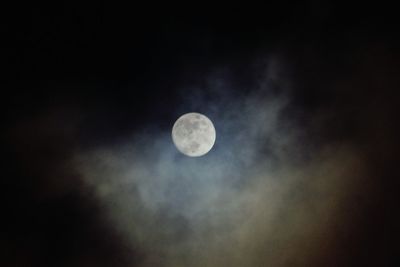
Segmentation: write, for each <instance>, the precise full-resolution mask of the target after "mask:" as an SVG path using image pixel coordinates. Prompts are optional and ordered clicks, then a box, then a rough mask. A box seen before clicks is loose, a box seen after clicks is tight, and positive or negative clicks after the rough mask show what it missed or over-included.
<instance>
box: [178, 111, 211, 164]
mask: <svg viewBox="0 0 400 267" xmlns="http://www.w3.org/2000/svg"><path fill="white" fill-rule="evenodd" d="M215 138H216V133H215V128H214V125H213V123H212V122H211V120H210V119H209V118H207V117H206V116H204V115H203V114H200V113H196V112H191V113H186V114H184V115H182V116H181V117H179V118H178V119H177V120H176V122H175V124H174V126H173V127H172V140H173V142H174V144H175V146H176V148H177V149H178V150H179V151H180V152H182V153H183V154H185V155H186V156H189V157H200V156H203V155H205V154H207V153H208V152H209V151H210V150H211V148H212V147H213V146H214V143H215Z"/></svg>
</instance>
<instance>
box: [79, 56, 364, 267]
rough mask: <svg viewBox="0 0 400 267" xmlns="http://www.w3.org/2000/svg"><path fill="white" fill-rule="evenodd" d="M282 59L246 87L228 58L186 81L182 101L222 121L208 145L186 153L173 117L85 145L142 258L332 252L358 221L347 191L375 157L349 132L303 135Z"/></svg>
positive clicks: (239, 261) (82, 162) (275, 261)
mask: <svg viewBox="0 0 400 267" xmlns="http://www.w3.org/2000/svg"><path fill="white" fill-rule="evenodd" d="M271 64H272V63H271ZM271 64H270V66H271ZM277 68H278V65H277V64H275V65H273V64H272V67H270V68H269V69H268V68H267V70H265V69H263V70H262V71H260V72H261V74H260V77H261V79H260V80H259V81H258V82H257V84H256V85H252V86H255V87H253V88H250V89H251V90H249V91H248V93H245V94H243V95H241V96H239V97H238V95H235V92H236V91H235V90H236V89H238V88H235V85H234V83H233V82H232V78H231V77H230V76H229V75H227V73H229V70H223V71H220V72H216V73H217V74H210V76H209V78H208V79H207V81H206V83H205V85H204V84H203V87H201V88H200V87H199V86H191V87H185V88H183V89H182V92H183V93H182V96H183V97H182V99H183V101H182V106H179V107H177V111H178V112H181V113H183V112H191V111H197V112H201V113H204V114H206V115H207V116H208V117H210V118H211V120H212V121H213V122H214V124H215V127H216V130H217V141H216V145H215V147H214V149H213V150H212V151H211V152H210V153H209V154H207V155H206V156H204V157H200V158H189V157H185V156H184V155H182V154H180V153H179V152H178V151H177V150H176V149H175V147H174V146H173V144H172V141H171V136H170V132H169V129H167V130H165V129H159V128H157V127H152V128H149V129H145V130H143V132H142V133H135V134H133V135H132V136H131V137H130V138H127V139H126V140H125V141H121V143H120V144H118V145H113V146H104V147H98V148H92V149H87V150H85V151H77V152H76V153H75V157H74V160H73V164H74V166H75V168H76V170H77V171H78V172H79V173H80V175H81V177H82V180H83V181H84V182H85V183H86V185H88V187H89V188H91V189H92V190H93V192H94V194H93V197H94V198H95V199H96V201H98V202H99V203H101V206H102V208H103V210H104V212H105V213H106V214H107V217H108V219H109V221H110V223H111V224H112V225H113V226H114V227H115V229H116V230H117V231H118V232H120V233H122V235H123V236H124V237H125V238H126V240H127V241H128V242H129V244H130V245H131V246H132V247H138V248H140V250H141V251H142V252H143V254H144V257H143V261H142V262H141V265H139V266H193V267H196V266H199V267H200V266H210V267H212V266H233V267H234V266H311V265H312V264H324V263H326V262H324V260H326V258H324V257H325V256H326V255H325V254H326V253H327V251H329V249H330V248H331V247H334V246H335V245H336V244H335V242H334V240H335V238H334V235H336V234H338V233H339V234H345V233H346V231H347V229H346V225H347V224H346V222H347V221H346V220H348V216H347V215H348V214H347V213H346V208H345V207H346V206H345V203H348V202H349V201H351V198H352V193H353V192H354V191H355V189H356V188H357V186H359V184H360V183H361V182H360V179H361V178H362V177H363V175H365V174H364V172H365V167H364V165H363V164H364V163H363V161H362V158H361V157H360V155H359V152H358V151H357V150H356V149H355V148H354V147H352V146H351V145H350V144H347V143H345V142H343V143H326V144H319V145H318V146H315V145H314V146H313V144H312V141H311V140H310V139H309V138H304V137H305V136H306V135H307V129H305V128H303V127H302V126H301V125H299V123H298V122H297V121H296V120H295V119H294V118H291V117H290V114H289V113H287V108H288V105H289V104H290V90H289V88H288V87H289V85H288V83H287V82H285V79H283V78H282V76H281V75H282V73H284V71H281V70H279V69H277ZM276 86H278V87H279V86H280V87H281V88H280V89H279V90H276ZM274 88H275V89H274ZM200 89H201V90H200ZM234 89H235V90H234ZM188 91H190V92H194V93H193V94H190V95H188V94H185V92H188ZM277 92H278V93H277ZM178 115H180V114H177V117H178ZM349 199H350V200H349ZM335 229H336V230H335ZM324 253H325V254H324Z"/></svg>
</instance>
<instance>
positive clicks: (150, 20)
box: [0, 1, 399, 266]
mask: <svg viewBox="0 0 400 267" xmlns="http://www.w3.org/2000/svg"><path fill="white" fill-rule="evenodd" d="M198 5H200V3H198ZM156 6H157V5H156V4H155V3H154V6H153V7H143V6H140V7H139V6H135V5H131V6H120V5H117V4H114V3H88V2H87V3H80V2H77V3H73V2H71V1H68V2H66V3H58V2H57V3H56V4H55V3H53V4H50V5H48V4H46V5H44V4H43V5H39V4H31V5H30V6H24V7H22V6H20V7H16V6H13V7H6V8H4V9H3V10H2V13H3V14H4V15H3V16H2V17H3V18H2V24H1V33H2V37H3V38H2V47H3V48H2V49H1V52H0V54H1V59H2V60H1V61H2V64H3V67H4V69H3V71H2V74H1V76H2V77H3V79H2V80H3V81H4V82H3V84H2V96H1V110H2V112H1V113H2V114H1V115H2V118H3V119H2V128H3V130H2V133H1V138H2V142H3V146H2V147H3V149H2V158H3V160H2V165H3V168H2V169H3V171H2V173H3V174H2V175H1V176H2V178H1V184H2V193H1V202H0V203H1V204H0V205H1V212H2V220H1V225H2V226H1V240H0V251H1V252H0V257H1V258H0V263H1V265H2V266H92V265H93V266H125V264H128V262H127V259H128V258H129V259H132V255H134V258H135V259H136V261H137V263H138V264H139V263H140V262H141V260H142V259H143V258H144V257H151V255H144V254H143V251H141V248H140V247H138V248H134V249H132V248H130V247H128V246H127V245H126V244H124V241H123V239H122V238H121V237H120V236H119V234H118V233H116V232H115V231H113V230H112V228H111V226H110V225H109V224H108V223H107V221H106V220H105V219H104V218H103V217H102V213H101V212H100V209H99V207H98V206H97V204H96V203H94V202H93V200H91V199H89V198H85V196H82V195H81V194H79V190H77V187H79V177H78V176H77V174H76V173H74V172H73V171H72V170H71V169H69V168H68V167H65V166H64V165H63V162H65V160H67V159H68V157H69V156H70V155H71V152H72V151H73V150H74V149H76V148H78V147H79V148H82V147H95V146H97V145H99V144H112V143H114V142H117V141H118V140H119V139H121V138H123V137H124V136H126V135H128V134H130V133H132V132H135V131H137V130H140V128H141V127H142V126H143V125H145V124H146V123H148V122H149V121H151V122H152V123H157V124H158V125H160V127H164V128H168V127H170V125H171V123H172V122H173V120H174V118H175V116H176V113H175V112H174V111H173V110H171V107H175V106H176V105H177V103H178V101H179V97H178V92H177V89H176V88H180V87H181V85H184V84H189V83H191V82H193V81H196V82H197V79H199V77H202V75H203V74H206V73H208V71H209V70H210V69H212V68H213V67H215V66H219V65H228V66H230V68H231V69H232V72H233V74H232V77H233V78H232V79H233V81H234V82H235V83H237V84H240V83H243V84H251V80H252V78H253V77H252V75H253V74H252V71H251V68H250V67H249V66H250V65H251V64H250V63H251V62H252V60H253V59H254V58H255V57H257V56H258V55H263V53H264V52H265V51H272V52H273V51H277V52H280V53H283V54H284V55H285V59H286V61H287V62H289V64H290V66H292V70H291V71H292V77H293V81H292V82H293V84H295V87H294V88H293V92H292V96H293V97H292V100H291V101H292V103H291V106H292V107H293V109H294V110H296V109H301V110H302V113H301V114H299V120H305V121H307V118H308V117H309V116H312V114H315V113H328V114H332V115H331V117H330V119H329V120H328V123H326V124H323V126H322V127H321V129H318V131H319V133H320V137H319V138H321V142H323V141H324V140H326V139H330V140H331V139H336V140H340V139H344V138H347V139H351V140H352V142H354V143H357V144H359V145H360V146H361V147H363V149H364V151H365V157H366V158H367V161H368V162H370V166H371V170H370V171H371V175H372V176H375V177H376V180H375V181H374V185H373V186H374V188H375V189H374V191H373V194H372V195H371V200H372V201H371V206H370V207H368V208H367V209H366V210H363V211H355V213H356V214H355V215H354V216H355V218H356V220H362V222H361V223H358V224H357V228H355V229H354V231H353V233H354V234H353V235H352V236H349V237H347V239H346V241H347V242H346V243H347V245H346V246H345V247H338V248H337V249H336V250H335V251H332V252H331V253H328V254H329V255H330V256H331V257H332V258H335V259H340V260H337V261H336V262H341V263H342V264H343V266H344V265H345V266H395V260H396V257H397V256H398V253H399V250H398V225H399V224H398V218H397V213H398V207H397V203H398V202H397V197H396V193H397V191H398V190H397V188H398V187H397V186H398V181H397V179H398V171H397V166H396V165H397V160H396V157H397V154H398V152H397V150H396V143H397V142H396V141H397V131H396V126H397V123H398V117H397V105H398V101H397V95H398V94H397V92H396V91H397V88H398V85H399V83H398V81H399V68H398V59H399V53H398V52H399V51H398V48H399V42H398V39H397V32H398V29H396V20H395V18H396V15H397V14H394V13H395V12H390V7H386V6H384V5H383V4H382V5H381V6H373V5H371V6H365V3H363V5H361V4H360V5H354V6H349V5H338V4H334V3H333V2H325V3H321V2H319V1H308V2H306V3H297V4H294V5H293V4H289V3H285V2H279V3H277V2H274V3H271V4H266V5H265V6H262V7H258V8H255V7H253V8H244V7H243V6H240V5H238V6H225V7H222V8H221V7H215V6H214V7H212V8H211V7H205V6H197V7H196V6H194V7H189V6H187V7H186V8H185V9H183V10H182V11H180V9H178V8H173V7H171V6H170V7H168V8H167V7H165V6H164V7H162V6H157V8H156ZM181 8H182V7H181ZM321 84H324V86H323V87H321ZM342 85H343V86H342ZM321 88H322V89H321ZM246 93H247V92H246V91H239V92H237V94H238V95H239V96H240V95H246ZM53 115H55V116H56V118H60V117H61V118H65V120H62V121H60V120H59V119H57V120H55V119H54V118H53V117H52V116H53ZM71 125H75V126H76V125H77V126H76V127H72V126H71ZM366 125H367V126H366ZM54 177H60V179H56V181H57V182H55V179H54ZM80 186H84V185H80ZM341 244H342V243H341ZM128 254H129V257H127V255H128ZM129 264H132V266H135V263H134V262H132V261H130V262H129Z"/></svg>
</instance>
